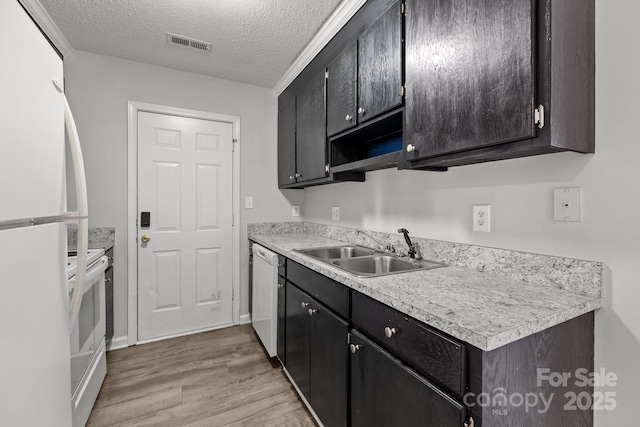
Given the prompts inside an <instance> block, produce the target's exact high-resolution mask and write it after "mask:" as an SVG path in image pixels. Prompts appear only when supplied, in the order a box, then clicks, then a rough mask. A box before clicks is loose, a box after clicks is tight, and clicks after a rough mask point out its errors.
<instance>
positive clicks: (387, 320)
mask: <svg viewBox="0 0 640 427" xmlns="http://www.w3.org/2000/svg"><path fill="white" fill-rule="evenodd" d="M352 299H353V302H352V316H353V317H352V320H353V324H354V325H355V327H356V328H358V329H360V330H361V331H363V332H365V333H367V335H368V336H370V337H371V338H372V339H373V340H374V341H375V342H377V343H378V344H380V345H381V346H382V347H384V348H385V349H387V350H388V351H390V352H391V353H393V354H394V355H395V356H396V357H398V358H399V359H400V360H402V361H403V362H404V363H406V364H407V365H409V366H411V367H412V368H413V369H415V370H416V371H418V372H419V373H420V374H422V375H424V376H426V377H427V378H429V379H430V380H431V381H433V382H434V383H436V384H438V385H440V386H442V387H444V388H446V389H447V390H448V391H450V392H452V393H453V394H454V395H455V396H457V397H459V398H461V397H462V395H463V394H464V390H465V372H466V369H465V348H464V345H463V344H460V343H458V342H456V341H453V340H452V339H450V338H448V337H446V336H444V335H443V334H441V333H439V332H437V331H436V330H434V329H431V328H429V327H428V326H426V325H424V324H422V323H420V322H418V321H417V320H415V319H412V318H411V317H409V316H407V315H405V314H402V313H400V312H399V311H397V310H394V309H393V308H391V307H389V306H387V305H384V304H382V303H380V302H378V301H375V300H373V299H371V298H369V297H367V296H365V295H362V294H361V293H359V292H353V296H352ZM386 328H389V330H387V331H385V329H386ZM387 332H390V333H392V335H391V337H387Z"/></svg>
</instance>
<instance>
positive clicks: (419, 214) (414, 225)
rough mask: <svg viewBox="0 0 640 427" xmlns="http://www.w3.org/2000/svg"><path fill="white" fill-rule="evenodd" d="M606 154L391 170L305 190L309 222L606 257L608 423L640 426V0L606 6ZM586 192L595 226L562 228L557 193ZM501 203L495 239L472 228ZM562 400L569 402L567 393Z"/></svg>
mask: <svg viewBox="0 0 640 427" xmlns="http://www.w3.org/2000/svg"><path fill="white" fill-rule="evenodd" d="M596 3H597V5H596V6H597V21H596V32H597V34H596V37H597V41H596V44H597V45H596V48H597V53H596V58H597V62H596V67H597V82H596V98H597V105H596V111H597V113H596V133H597V136H596V154H595V155H580V154H574V153H563V154H552V155H546V156H538V157H535V158H528V159H518V160H507V161H502V162H495V163H489V164H483V165H474V166H467V167H460V168H453V169H451V170H450V171H449V172H446V173H433V172H420V171H415V172H414V171H397V170H386V171H378V172H373V173H369V174H367V177H366V178H367V181H366V182H365V183H344V184H334V185H330V186H325V187H316V188H309V189H306V190H305V201H304V205H303V218H304V220H305V221H312V222H322V223H331V206H332V205H338V206H340V207H341V221H340V222H339V223H338V224H339V225H345V226H354V227H362V228H365V229H371V230H376V231H384V232H396V231H397V229H398V228H399V227H406V228H407V229H409V231H410V232H411V233H412V234H413V235H416V236H421V237H427V238H434V239H442V240H449V241H454V242H464V243H472V244H477V245H484V246H493V247H500V248H508V249H515V250H523V251H529V252H537V253H545V254H553V255H560V256H568V257H574V258H581V259H589V260H596V261H604V262H605V263H606V264H607V266H608V267H609V269H610V272H611V280H610V283H608V284H607V286H608V289H607V291H606V301H605V308H603V309H601V310H599V311H598V312H597V315H596V369H598V368H600V367H604V368H606V369H607V371H613V372H616V373H617V374H618V376H619V378H620V381H619V385H618V386H617V387H616V388H614V389H610V390H609V391H615V392H616V393H617V409H616V410H615V411H612V412H604V411H598V412H597V413H596V426H598V427H609V426H622V425H630V424H635V423H636V419H637V414H636V412H637V400H638V397H640V393H639V392H638V391H637V390H638V389H637V385H638V384H640V368H639V367H638V360H640V309H638V304H639V303H640V282H639V280H638V277H639V276H640V270H639V269H638V266H639V265H640V172H639V170H640V168H639V166H638V164H639V161H640V143H639V142H638V135H640V120H639V119H638V116H640V107H638V99H640V80H638V76H639V75H640V49H638V46H637V40H638V38H639V37H640V27H639V26H638V25H637V22H636V21H637V17H638V16H640V2H638V1H637V0H616V1H610V2H606V3H605V2H604V1H602V0H597V2H596ZM558 187H582V188H583V189H584V199H583V200H584V210H583V215H584V220H583V221H582V222H581V223H561V222H554V221H553V207H552V200H553V189H554V188H558ZM473 204H490V205H491V216H492V224H491V228H492V231H491V233H489V234H485V233H477V232H473V231H471V206H472V205H473ZM556 398H563V397H562V396H556Z"/></svg>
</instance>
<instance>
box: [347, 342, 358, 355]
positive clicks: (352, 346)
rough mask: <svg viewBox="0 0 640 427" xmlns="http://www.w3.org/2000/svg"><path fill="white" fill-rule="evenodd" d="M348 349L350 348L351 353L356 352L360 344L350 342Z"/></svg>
mask: <svg viewBox="0 0 640 427" xmlns="http://www.w3.org/2000/svg"><path fill="white" fill-rule="evenodd" d="M349 350H351V353H353V354H356V352H357V351H358V350H360V345H357V344H350V345H349Z"/></svg>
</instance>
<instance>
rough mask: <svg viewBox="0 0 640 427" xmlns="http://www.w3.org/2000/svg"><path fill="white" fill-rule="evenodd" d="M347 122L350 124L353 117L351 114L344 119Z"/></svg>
mask: <svg viewBox="0 0 640 427" xmlns="http://www.w3.org/2000/svg"><path fill="white" fill-rule="evenodd" d="M344 119H345V120H346V121H348V122H350V121H351V120H352V119H353V117H351V114H347V115H346V117H345V118H344Z"/></svg>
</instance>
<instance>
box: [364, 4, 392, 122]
mask: <svg viewBox="0 0 640 427" xmlns="http://www.w3.org/2000/svg"><path fill="white" fill-rule="evenodd" d="M401 104H402V15H401V13H400V2H399V1H397V2H395V3H394V4H393V6H391V7H390V8H389V9H388V10H387V11H386V12H385V13H384V14H383V15H382V16H381V17H380V18H378V20H377V21H376V22H374V23H373V25H371V27H369V28H368V29H367V30H366V31H365V32H364V33H362V35H361V36H360V38H359V39H358V121H359V122H360V123H362V122H364V121H366V120H369V119H372V118H374V117H375V116H377V115H379V114H381V113H384V112H385V111H387V110H390V109H391V108H393V107H396V106H398V105H401Z"/></svg>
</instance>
